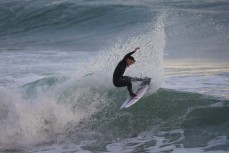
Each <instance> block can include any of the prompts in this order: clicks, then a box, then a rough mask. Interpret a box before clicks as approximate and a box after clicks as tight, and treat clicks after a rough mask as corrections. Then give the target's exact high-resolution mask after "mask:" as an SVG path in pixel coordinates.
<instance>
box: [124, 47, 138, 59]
mask: <svg viewBox="0 0 229 153" xmlns="http://www.w3.org/2000/svg"><path fill="white" fill-rule="evenodd" d="M138 49H140V48H139V47H137V48H135V49H134V50H133V51H132V52H129V53H128V54H126V55H125V56H124V58H123V60H124V61H125V60H126V59H127V58H128V57H129V56H131V55H132V54H133V53H135V52H136V51H137V50H138Z"/></svg>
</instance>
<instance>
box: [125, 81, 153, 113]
mask: <svg viewBox="0 0 229 153" xmlns="http://www.w3.org/2000/svg"><path fill="white" fill-rule="evenodd" d="M150 81H151V79H150V78H148V79H147V80H146V81H143V82H142V83H141V84H140V86H139V87H138V89H137V92H136V93H135V94H136V95H137V96H135V97H129V98H127V100H126V101H125V102H124V103H123V104H122V106H121V109H123V108H128V107H130V106H132V105H133V104H135V103H136V102H137V101H138V100H139V99H140V98H141V97H142V96H143V95H144V94H145V93H146V91H147V90H148V88H149V85H150Z"/></svg>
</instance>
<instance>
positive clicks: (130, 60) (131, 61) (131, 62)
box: [126, 56, 135, 66]
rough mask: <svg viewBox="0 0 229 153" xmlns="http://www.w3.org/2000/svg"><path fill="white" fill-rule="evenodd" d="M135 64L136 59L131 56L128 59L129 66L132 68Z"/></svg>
mask: <svg viewBox="0 0 229 153" xmlns="http://www.w3.org/2000/svg"><path fill="white" fill-rule="evenodd" d="M134 63H135V59H134V57H133V56H129V57H128V58H127V60H126V64H127V66H130V65H132V64H134Z"/></svg>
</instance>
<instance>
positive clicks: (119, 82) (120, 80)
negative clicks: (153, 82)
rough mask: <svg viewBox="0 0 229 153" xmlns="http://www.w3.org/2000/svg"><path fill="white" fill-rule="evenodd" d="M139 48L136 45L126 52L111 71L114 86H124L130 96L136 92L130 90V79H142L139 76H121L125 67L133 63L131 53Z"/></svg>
mask: <svg viewBox="0 0 229 153" xmlns="http://www.w3.org/2000/svg"><path fill="white" fill-rule="evenodd" d="M139 49H140V48H139V47H137V48H135V49H134V51H132V52H130V53H128V54H126V55H125V56H124V58H123V59H122V60H121V61H120V62H119V63H118V65H117V66H116V68H115V70H114V73H113V84H114V86H115V87H126V86H127V89H128V91H129V94H130V96H131V97H135V96H136V94H134V93H133V91H132V83H131V81H143V79H141V78H136V77H129V76H123V74H124V72H125V70H126V68H127V67H128V66H130V65H132V64H134V63H135V59H134V57H133V56H131V55H132V54H133V53H135V52H136V51H137V50H139Z"/></svg>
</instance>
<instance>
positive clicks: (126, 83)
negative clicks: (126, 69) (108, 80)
mask: <svg viewBox="0 0 229 153" xmlns="http://www.w3.org/2000/svg"><path fill="white" fill-rule="evenodd" d="M114 85H115V86H116V87H126V86H127V89H128V91H129V94H130V95H133V91H132V83H131V77H128V76H123V77H122V79H121V80H119V81H117V82H115V84H114Z"/></svg>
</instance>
